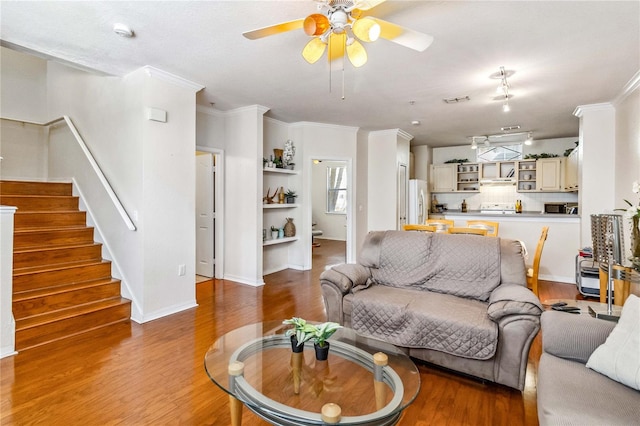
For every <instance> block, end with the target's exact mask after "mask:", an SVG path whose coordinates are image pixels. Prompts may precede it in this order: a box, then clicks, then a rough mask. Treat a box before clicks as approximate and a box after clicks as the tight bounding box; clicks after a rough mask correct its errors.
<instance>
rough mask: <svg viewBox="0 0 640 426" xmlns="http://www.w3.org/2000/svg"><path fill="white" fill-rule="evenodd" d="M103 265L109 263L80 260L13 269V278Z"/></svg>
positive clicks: (95, 260) (97, 260) (106, 261)
mask: <svg viewBox="0 0 640 426" xmlns="http://www.w3.org/2000/svg"><path fill="white" fill-rule="evenodd" d="M103 263H111V261H109V260H105V259H91V260H82V261H79V262H68V263H56V264H53V265H38V266H29V267H26V268H14V269H13V276H14V278H15V277H16V276H18V275H27V274H33V273H38V272H51V271H59V270H63V269H73V268H75V267H78V266H87V265H100V264H103Z"/></svg>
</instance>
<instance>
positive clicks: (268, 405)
mask: <svg viewBox="0 0 640 426" xmlns="http://www.w3.org/2000/svg"><path fill="white" fill-rule="evenodd" d="M288 328H291V326H290V325H283V324H282V323H281V322H278V321H273V322H263V323H257V324H251V325H247V326H244V327H241V328H238V329H236V330H233V331H231V332H229V333H227V334H225V335H224V336H221V337H220V338H218V340H216V341H215V342H214V344H213V345H212V346H211V347H210V348H209V350H208V351H207V353H206V355H205V359H204V366H205V370H206V371H207V374H208V375H209V377H210V378H211V380H212V381H213V382H214V383H215V384H216V385H218V386H219V387H220V388H221V389H222V390H224V391H225V392H227V393H228V394H229V403H230V409H231V421H232V424H233V425H234V426H235V425H240V422H241V419H242V407H243V406H246V407H247V408H248V409H249V410H251V411H253V412H254V413H255V414H257V415H258V416H259V417H261V418H263V419H264V420H266V421H268V422H270V423H272V424H276V425H322V424H327V423H336V424H341V425H351V424H358V425H393V424H396V423H397V422H398V420H399V419H400V416H401V415H402V411H403V410H404V409H405V408H406V407H407V406H408V405H409V404H411V402H413V400H414V399H415V397H416V395H417V394H418V391H419V389H420V374H419V372H418V369H417V368H416V366H415V364H414V363H413V361H411V359H410V358H409V357H408V356H407V355H406V354H404V353H403V352H402V351H400V350H399V349H398V348H396V347H395V346H393V345H390V344H388V343H384V342H381V341H379V340H375V339H370V338H366V337H362V336H359V335H357V334H356V332H355V331H353V330H351V329H348V328H342V329H339V330H338V331H337V332H336V333H335V334H334V335H333V336H332V337H331V338H330V339H329V340H328V341H329V342H330V344H331V348H330V351H329V358H328V359H327V360H326V361H317V360H316V358H315V352H314V348H313V343H311V342H307V343H306V344H305V348H304V351H303V352H301V353H299V354H294V353H293V352H292V350H291V341H290V338H289V337H286V336H285V332H286V330H287V329H288Z"/></svg>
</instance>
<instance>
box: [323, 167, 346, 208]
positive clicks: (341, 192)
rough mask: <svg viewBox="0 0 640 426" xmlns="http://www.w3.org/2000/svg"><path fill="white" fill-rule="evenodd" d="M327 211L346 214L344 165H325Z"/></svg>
mask: <svg viewBox="0 0 640 426" xmlns="http://www.w3.org/2000/svg"><path fill="white" fill-rule="evenodd" d="M327 213H336V214H347V168H346V167H327Z"/></svg>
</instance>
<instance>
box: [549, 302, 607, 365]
mask: <svg viewBox="0 0 640 426" xmlns="http://www.w3.org/2000/svg"><path fill="white" fill-rule="evenodd" d="M541 323H542V350H543V351H544V352H546V353H548V354H551V355H555V356H557V357H560V358H565V359H568V360H571V361H577V362H580V363H582V364H585V363H586V362H587V360H588V359H589V357H590V356H591V353H592V352H593V351H594V350H595V349H596V348H597V347H598V346H600V345H601V344H603V343H604V342H605V340H607V336H609V333H611V330H613V327H615V325H616V323H615V322H611V321H605V320H601V319H596V318H592V317H590V316H589V315H585V314H580V315H575V314H568V313H566V312H557V311H546V312H544V313H543V314H542V318H541Z"/></svg>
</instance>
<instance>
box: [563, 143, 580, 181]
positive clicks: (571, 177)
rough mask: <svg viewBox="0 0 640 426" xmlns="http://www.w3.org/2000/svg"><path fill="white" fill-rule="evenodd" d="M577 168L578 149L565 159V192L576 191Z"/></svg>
mask: <svg viewBox="0 0 640 426" xmlns="http://www.w3.org/2000/svg"><path fill="white" fill-rule="evenodd" d="M578 168H579V164H578V148H575V149H574V150H573V151H571V153H570V154H569V156H568V157H567V158H566V163H565V179H564V189H565V191H577V190H578Z"/></svg>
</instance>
